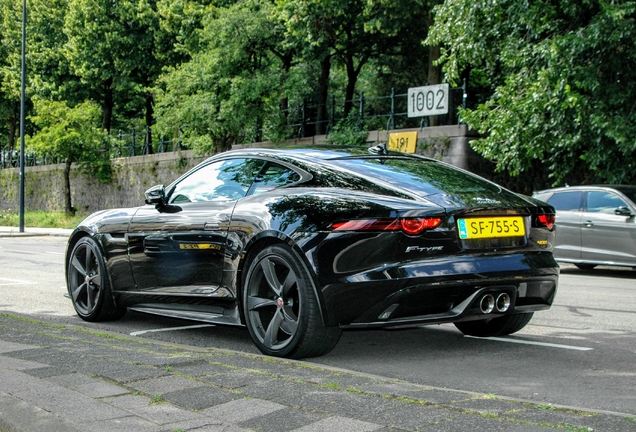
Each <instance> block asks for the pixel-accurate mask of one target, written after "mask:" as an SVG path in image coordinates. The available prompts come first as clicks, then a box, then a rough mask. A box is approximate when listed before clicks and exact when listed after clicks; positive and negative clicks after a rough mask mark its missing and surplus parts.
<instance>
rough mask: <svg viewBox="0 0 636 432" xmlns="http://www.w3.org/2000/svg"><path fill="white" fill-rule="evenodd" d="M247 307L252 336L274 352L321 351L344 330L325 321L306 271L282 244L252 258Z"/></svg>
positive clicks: (287, 354) (301, 354)
mask: <svg viewBox="0 0 636 432" xmlns="http://www.w3.org/2000/svg"><path fill="white" fill-rule="evenodd" d="M243 312H244V317H245V321H246V325H247V328H248V331H249V333H250V336H251V338H252V341H253V342H254V344H255V345H256V346H257V347H258V349H259V350H260V351H261V352H263V353H264V354H267V355H271V356H276V357H288V358H296V359H298V358H304V357H315V356H320V355H323V354H326V353H328V352H329V351H331V350H332V349H333V348H334V347H335V346H336V344H337V343H338V340H339V339H340V335H341V333H342V330H340V329H339V328H338V327H325V326H324V325H323V323H322V318H321V316H320V310H319V306H318V300H317V299H316V294H315V292H314V289H313V284H312V282H311V279H310V277H309V274H308V271H307V269H306V268H305V266H304V265H303V263H302V262H301V261H300V259H299V258H298V257H296V255H295V254H294V252H293V251H292V250H291V249H290V248H289V247H287V246H284V245H274V246H269V247H267V248H265V249H264V250H262V251H261V252H259V253H258V254H257V255H256V256H255V257H254V259H253V260H252V261H251V262H250V264H249V268H248V270H247V274H246V276H245V280H244V283H243Z"/></svg>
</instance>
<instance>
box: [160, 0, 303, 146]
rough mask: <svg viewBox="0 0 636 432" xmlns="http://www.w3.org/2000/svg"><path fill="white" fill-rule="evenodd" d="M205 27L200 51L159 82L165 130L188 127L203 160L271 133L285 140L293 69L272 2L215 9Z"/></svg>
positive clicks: (189, 141)
mask: <svg viewBox="0 0 636 432" xmlns="http://www.w3.org/2000/svg"><path fill="white" fill-rule="evenodd" d="M204 21H205V25H204V28H203V29H202V30H201V32H200V34H199V42H198V48H197V49H198V51H196V52H192V53H190V56H191V60H190V61H188V62H186V63H184V64H182V65H180V66H178V67H175V68H172V69H169V70H168V72H167V73H166V74H165V75H164V76H163V77H162V78H161V79H160V81H159V84H160V87H161V89H162V92H161V93H160V94H159V96H158V97H157V118H158V126H159V127H160V128H161V130H162V131H164V132H169V130H170V128H172V127H174V126H176V125H178V126H181V127H182V129H183V135H182V138H183V140H184V141H185V142H186V143H187V144H188V145H191V146H192V147H193V148H194V149H195V150H196V151H197V152H199V153H202V154H209V153H215V152H219V151H224V150H227V149H228V148H230V146H231V144H232V143H233V142H235V141H238V140H241V141H242V140H243V139H244V136H245V134H249V135H250V138H251V140H253V141H258V140H260V139H261V131H263V130H265V134H266V135H267V136H268V137H269V138H272V137H275V136H277V135H279V126H280V124H281V123H282V120H281V118H280V117H281V112H280V106H281V104H284V103H285V102H284V100H285V96H284V95H285V94H286V91H287V87H286V86H287V83H286V81H287V80H286V79H285V78H284V76H285V75H286V74H287V72H286V71H285V70H286V69H289V68H290V67H291V62H290V61H289V60H287V55H288V52H287V51H286V48H285V46H284V44H283V41H282V39H281V38H283V35H282V33H281V28H282V27H281V26H280V25H278V21H277V18H276V16H275V10H274V8H273V5H272V3H271V2H269V1H267V0H246V1H242V2H238V3H236V4H234V5H231V6H229V7H224V8H209V10H208V15H207V17H206V19H205V20H204ZM285 61H288V63H285ZM290 81H292V82H293V80H290Z"/></svg>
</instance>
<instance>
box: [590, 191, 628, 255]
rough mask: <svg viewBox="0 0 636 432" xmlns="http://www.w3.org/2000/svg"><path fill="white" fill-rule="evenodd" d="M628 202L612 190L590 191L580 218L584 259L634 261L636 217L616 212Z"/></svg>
mask: <svg viewBox="0 0 636 432" xmlns="http://www.w3.org/2000/svg"><path fill="white" fill-rule="evenodd" d="M619 207H627V208H629V205H628V204H627V202H625V200H623V198H621V197H620V196H619V195H618V194H617V193H615V192H614V191H611V190H597V191H589V192H587V196H586V205H585V211H584V212H583V215H582V216H583V217H582V255H581V258H582V259H583V260H585V261H611V262H627V263H636V220H635V217H634V216H632V215H618V214H616V213H615V211H616V210H617V209H618V208H619Z"/></svg>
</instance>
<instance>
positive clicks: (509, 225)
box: [457, 216, 525, 240]
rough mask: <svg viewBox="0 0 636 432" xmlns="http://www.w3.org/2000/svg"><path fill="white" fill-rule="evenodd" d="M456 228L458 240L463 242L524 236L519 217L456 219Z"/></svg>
mask: <svg viewBox="0 0 636 432" xmlns="http://www.w3.org/2000/svg"><path fill="white" fill-rule="evenodd" d="M457 228H458V230H459V238H460V239H465V240H470V239H482V238H496V237H519V236H522V235H524V234H525V227H524V226H523V218H522V217H521V216H506V217H485V218H470V219H458V220H457Z"/></svg>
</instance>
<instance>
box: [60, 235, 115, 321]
mask: <svg viewBox="0 0 636 432" xmlns="http://www.w3.org/2000/svg"><path fill="white" fill-rule="evenodd" d="M66 284H67V288H68V293H69V295H70V296H71V300H72V301H73V307H74V308H75V312H77V315H79V317H80V318H82V319H83V320H84V321H90V322H96V321H108V320H116V319H119V318H121V317H122V316H123V315H124V314H125V313H126V308H123V307H121V306H118V305H116V304H115V300H114V299H113V295H112V291H111V289H110V283H109V281H108V276H107V275H106V266H105V265H104V258H103V257H102V254H101V252H100V250H99V247H98V246H97V243H95V240H93V239H92V238H90V237H84V238H82V239H80V240H79V241H78V242H77V244H76V245H75V247H74V248H73V251H72V252H71V257H70V260H69V262H68V269H67V281H66Z"/></svg>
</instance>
